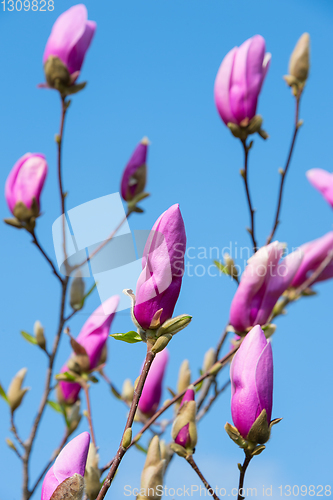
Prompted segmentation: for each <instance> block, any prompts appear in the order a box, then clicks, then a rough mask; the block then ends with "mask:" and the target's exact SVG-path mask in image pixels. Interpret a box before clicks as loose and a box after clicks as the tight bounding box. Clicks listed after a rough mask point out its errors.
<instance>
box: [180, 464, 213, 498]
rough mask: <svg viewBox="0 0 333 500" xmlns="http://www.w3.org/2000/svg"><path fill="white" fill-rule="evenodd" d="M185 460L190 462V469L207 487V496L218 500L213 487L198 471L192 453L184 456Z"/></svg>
mask: <svg viewBox="0 0 333 500" xmlns="http://www.w3.org/2000/svg"><path fill="white" fill-rule="evenodd" d="M186 461H187V462H188V463H189V464H190V466H191V467H192V469H193V470H194V471H195V472H196V474H198V476H199V477H200V479H201V481H202V482H203V484H204V485H205V488H206V489H207V491H208V493H209V496H212V497H213V498H214V500H220V499H219V497H218V496H217V495H216V494H215V492H214V490H213V488H212V487H211V486H210V484H209V483H208V481H207V480H206V479H205V478H204V476H203V474H202V472H201V471H200V469H199V467H198V466H197V464H196V463H195V461H194V458H193V455H188V456H187V457H186Z"/></svg>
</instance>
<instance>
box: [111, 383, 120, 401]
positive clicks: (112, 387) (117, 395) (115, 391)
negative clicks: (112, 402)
mask: <svg viewBox="0 0 333 500" xmlns="http://www.w3.org/2000/svg"><path fill="white" fill-rule="evenodd" d="M110 389H111V392H112V394H113V395H114V396H115V397H116V398H117V399H120V400H121V399H122V397H121V394H119V392H118V391H117V389H116V388H115V387H114V386H113V385H111V386H110Z"/></svg>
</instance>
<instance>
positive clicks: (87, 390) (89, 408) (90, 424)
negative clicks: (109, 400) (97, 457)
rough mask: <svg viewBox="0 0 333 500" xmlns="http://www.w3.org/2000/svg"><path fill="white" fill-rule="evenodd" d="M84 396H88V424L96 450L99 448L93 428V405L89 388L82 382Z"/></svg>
mask: <svg viewBox="0 0 333 500" xmlns="http://www.w3.org/2000/svg"><path fill="white" fill-rule="evenodd" d="M80 384H81V386H82V388H83V390H84V394H85V396H86V402H87V419H88V424H89V429H90V436H91V441H92V443H93V445H94V446H95V448H97V445H96V439H95V433H94V428H93V423H92V414H91V404H90V397H89V386H88V384H87V383H85V382H80Z"/></svg>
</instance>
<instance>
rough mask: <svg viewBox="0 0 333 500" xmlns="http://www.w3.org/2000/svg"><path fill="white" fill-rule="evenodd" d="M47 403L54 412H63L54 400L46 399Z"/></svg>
mask: <svg viewBox="0 0 333 500" xmlns="http://www.w3.org/2000/svg"><path fill="white" fill-rule="evenodd" d="M47 404H48V405H49V406H50V407H51V408H52V409H53V410H54V411H56V412H58V413H61V414H63V410H62V407H61V405H60V404H59V403H56V402H55V401H50V400H49V401H48V402H47Z"/></svg>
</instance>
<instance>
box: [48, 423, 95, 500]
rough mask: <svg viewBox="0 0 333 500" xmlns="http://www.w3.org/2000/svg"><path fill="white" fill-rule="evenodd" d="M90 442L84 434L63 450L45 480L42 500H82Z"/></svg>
mask: <svg viewBox="0 0 333 500" xmlns="http://www.w3.org/2000/svg"><path fill="white" fill-rule="evenodd" d="M89 441H90V436H89V433H88V432H83V433H82V434H79V435H78V436H77V437H76V438H74V439H72V441H70V442H69V443H68V444H67V445H66V446H65V448H63V449H62V450H61V452H60V453H59V455H58V457H57V458H56V460H55V462H54V464H53V465H52V467H51V468H50V469H49V470H48V472H47V474H46V476H45V478H44V481H43V485H42V496H41V500H65V499H67V498H68V499H71V500H82V496H83V492H84V479H83V476H84V471H85V466H86V461H87V455H88V449H89Z"/></svg>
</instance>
